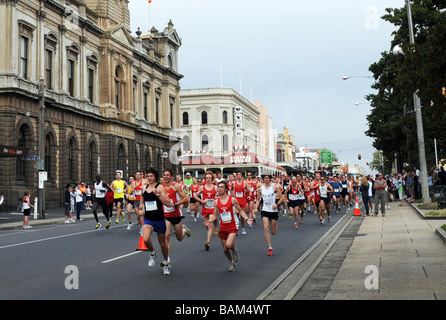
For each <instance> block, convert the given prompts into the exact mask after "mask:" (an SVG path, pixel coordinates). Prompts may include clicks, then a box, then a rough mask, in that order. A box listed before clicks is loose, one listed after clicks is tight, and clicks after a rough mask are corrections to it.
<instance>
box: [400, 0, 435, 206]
mask: <svg viewBox="0 0 446 320" xmlns="http://www.w3.org/2000/svg"><path fill="white" fill-rule="evenodd" d="M406 4H407V19H408V23H409V40H410V44H411V45H413V44H415V35H414V30H413V22H412V10H411V6H410V0H406ZM393 54H394V55H399V54H404V53H403V52H402V50H401V48H400V47H399V46H395V48H394V49H393ZM413 103H414V109H415V119H416V123H417V137H418V154H419V158H420V175H421V177H420V180H421V194H422V196H423V202H424V203H430V202H431V198H430V196H429V186H428V182H427V164H426V150H425V148H424V129H423V118H422V113H421V102H420V97H419V96H418V93H417V92H414V93H413Z"/></svg>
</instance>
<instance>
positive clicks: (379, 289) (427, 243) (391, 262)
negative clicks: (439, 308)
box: [324, 201, 446, 300]
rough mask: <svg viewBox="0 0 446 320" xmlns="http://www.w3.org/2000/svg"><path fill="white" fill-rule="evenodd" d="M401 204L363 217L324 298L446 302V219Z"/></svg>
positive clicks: (391, 205)
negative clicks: (444, 226)
mask: <svg viewBox="0 0 446 320" xmlns="http://www.w3.org/2000/svg"><path fill="white" fill-rule="evenodd" d="M399 204H400V202H399V201H398V202H391V203H390V209H387V210H386V214H385V217H383V216H382V215H381V212H379V214H378V216H372V215H371V216H369V217H364V218H363V219H362V223H361V224H360V226H359V228H358V230H357V232H356V234H355V235H354V236H353V237H352V243H351V246H350V249H349V250H348V252H347V254H346V256H345V258H344V259H343V262H342V265H341V266H340V268H339V270H338V272H337V274H336V276H335V278H334V281H333V282H332V284H331V286H330V289H329V291H328V292H327V294H326V296H325V297H324V299H325V300H446V243H445V241H446V238H445V234H446V233H445V232H444V231H443V230H442V229H441V228H440V227H441V226H442V225H444V224H446V219H428V218H425V217H424V212H422V211H420V210H419V209H417V208H416V207H415V205H412V204H410V203H408V202H404V204H403V206H400V205H399ZM362 209H363V208H362ZM361 214H364V212H363V210H361Z"/></svg>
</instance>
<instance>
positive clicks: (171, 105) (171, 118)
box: [170, 103, 173, 128]
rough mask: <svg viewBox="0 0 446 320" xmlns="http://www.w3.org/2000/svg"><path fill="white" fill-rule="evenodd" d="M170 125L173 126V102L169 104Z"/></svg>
mask: <svg viewBox="0 0 446 320" xmlns="http://www.w3.org/2000/svg"><path fill="white" fill-rule="evenodd" d="M170 127H171V128H173V103H171V104H170Z"/></svg>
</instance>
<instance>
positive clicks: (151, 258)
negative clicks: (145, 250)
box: [147, 252, 156, 267]
mask: <svg viewBox="0 0 446 320" xmlns="http://www.w3.org/2000/svg"><path fill="white" fill-rule="evenodd" d="M155 257H156V252H154V253H151V252H149V262H148V263H147V264H148V265H149V267H153V266H154V265H155Z"/></svg>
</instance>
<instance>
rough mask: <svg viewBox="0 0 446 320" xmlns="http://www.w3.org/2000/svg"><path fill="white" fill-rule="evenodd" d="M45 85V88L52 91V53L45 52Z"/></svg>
mask: <svg viewBox="0 0 446 320" xmlns="http://www.w3.org/2000/svg"><path fill="white" fill-rule="evenodd" d="M45 83H46V87H47V88H48V89H49V90H51V89H53V85H52V84H53V51H51V50H48V49H46V50H45Z"/></svg>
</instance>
